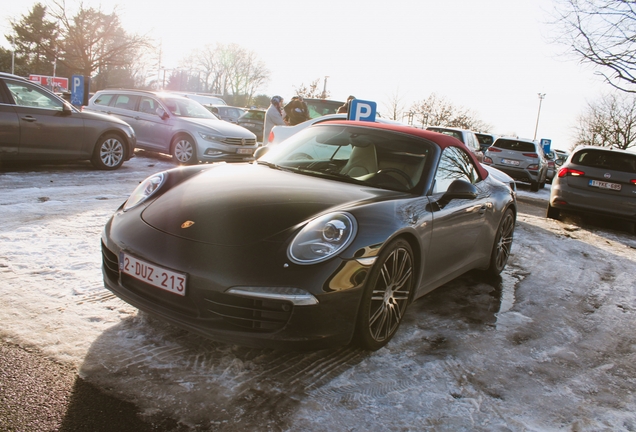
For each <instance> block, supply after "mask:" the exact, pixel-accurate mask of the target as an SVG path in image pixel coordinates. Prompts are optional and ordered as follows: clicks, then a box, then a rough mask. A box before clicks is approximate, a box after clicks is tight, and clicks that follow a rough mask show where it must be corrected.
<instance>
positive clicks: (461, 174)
mask: <svg viewBox="0 0 636 432" xmlns="http://www.w3.org/2000/svg"><path fill="white" fill-rule="evenodd" d="M455 180H465V181H467V182H470V183H472V184H474V185H475V187H476V188H477V190H478V196H477V198H476V199H453V200H451V201H449V202H448V203H444V202H443V200H442V196H443V195H444V193H445V192H446V190H447V189H448V187H449V186H450V184H451V183H452V182H453V181H455ZM482 181H483V180H482V179H481V178H480V176H479V171H478V170H477V169H476V167H475V165H474V164H473V161H472V159H471V158H470V156H469V155H468V154H467V153H466V152H465V151H464V150H463V149H461V148H459V147H447V148H445V149H444V151H443V153H442V157H441V159H440V162H439V165H438V167H437V172H436V175H435V183H434V190H433V194H432V196H431V202H432V203H433V204H432V206H431V207H432V213H433V230H432V231H433V233H432V236H431V246H430V250H429V253H428V254H427V259H426V263H425V272H426V273H425V274H426V275H427V278H428V279H429V280H430V281H437V280H440V279H444V278H445V277H447V276H448V275H450V274H453V273H456V272H463V269H466V268H467V267H468V266H469V265H470V264H471V263H473V262H474V261H475V260H478V259H481V258H483V256H484V250H486V249H488V248H489V247H490V246H491V245H488V247H487V248H485V247H484V246H483V245H481V244H479V241H480V240H481V239H482V238H483V237H484V230H485V226H486V223H485V222H486V216H487V213H488V212H489V211H492V202H491V200H490V197H489V194H487V193H486V192H484V191H485V190H486V189H485V188H481V187H480V186H481V185H480V183H481V182H482Z"/></svg>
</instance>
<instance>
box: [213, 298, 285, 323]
mask: <svg viewBox="0 0 636 432" xmlns="http://www.w3.org/2000/svg"><path fill="white" fill-rule="evenodd" d="M205 301H206V305H207V311H208V312H210V313H212V314H213V315H215V316H218V317H221V318H223V320H224V321H226V322H228V323H230V324H232V325H234V326H236V327H240V328H243V329H249V330H252V331H254V332H261V333H265V332H273V331H276V330H280V329H281V328H283V327H284V326H285V324H287V321H288V320H289V317H290V316H291V312H292V308H293V305H292V303H291V302H289V301H284V300H269V299H255V298H248V297H241V296H236V295H231V294H223V293H210V294H208V296H207V297H206V298H205Z"/></svg>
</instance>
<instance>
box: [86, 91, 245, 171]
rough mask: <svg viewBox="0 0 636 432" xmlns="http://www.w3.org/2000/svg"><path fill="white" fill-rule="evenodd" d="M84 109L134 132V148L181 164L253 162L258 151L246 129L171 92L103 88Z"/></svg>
mask: <svg viewBox="0 0 636 432" xmlns="http://www.w3.org/2000/svg"><path fill="white" fill-rule="evenodd" d="M84 110H85V111H86V110H88V111H94V112H100V113H106V114H111V115H113V116H115V117H119V118H120V119H122V120H124V121H126V122H127V123H129V124H130V125H131V126H132V127H133V129H134V130H135V132H136V135H137V144H136V146H137V147H138V148H141V149H145V150H151V151H156V152H161V153H168V154H171V155H172V157H173V158H174V159H175V161H176V162H178V163H180V164H184V165H187V164H193V163H197V162H218V161H225V162H238V161H248V160H253V158H254V156H253V155H254V150H256V148H257V145H256V136H255V135H254V134H253V133H251V132H250V131H248V130H246V129H245V128H242V127H240V126H238V125H233V124H230V123H228V122H224V121H222V120H219V119H218V118H217V117H215V116H214V114H212V113H211V112H210V111H208V110H206V109H205V108H204V107H203V105H201V104H200V103H198V102H196V101H193V100H191V99H188V98H185V97H181V96H177V95H175V94H172V93H161V92H151V91H144V90H120V89H114V90H101V91H98V92H97V93H95V95H94V96H93V97H92V98H91V99H90V100H89V101H88V105H87V106H86V107H84Z"/></svg>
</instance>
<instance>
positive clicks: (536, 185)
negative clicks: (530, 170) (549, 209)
mask: <svg viewBox="0 0 636 432" xmlns="http://www.w3.org/2000/svg"><path fill="white" fill-rule="evenodd" d="M530 190H531V191H532V192H539V182H538V181H531V182H530Z"/></svg>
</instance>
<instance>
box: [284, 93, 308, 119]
mask: <svg viewBox="0 0 636 432" xmlns="http://www.w3.org/2000/svg"><path fill="white" fill-rule="evenodd" d="M285 119H286V120H287V121H288V122H289V124H290V126H294V125H297V124H298V123H302V122H304V121H307V120H309V109H308V108H307V104H306V103H305V101H304V100H303V98H302V97H301V96H294V97H293V98H292V100H291V102H289V103H288V104H287V105H285Z"/></svg>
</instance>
